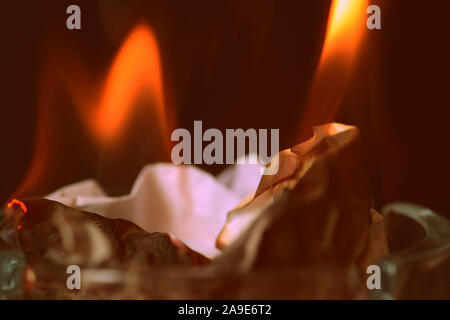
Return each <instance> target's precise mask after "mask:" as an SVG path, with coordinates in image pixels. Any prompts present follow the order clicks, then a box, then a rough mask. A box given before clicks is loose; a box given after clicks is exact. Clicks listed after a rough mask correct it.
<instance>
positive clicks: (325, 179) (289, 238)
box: [217, 123, 387, 272]
mask: <svg viewBox="0 0 450 320" xmlns="http://www.w3.org/2000/svg"><path fill="white" fill-rule="evenodd" d="M272 161H278V165H279V171H278V173H277V174H276V175H264V176H263V177H262V179H261V182H260V184H259V186H258V188H257V190H256V192H255V195H254V197H253V198H252V199H250V200H249V201H247V202H245V203H243V204H241V205H240V206H238V207H237V208H236V209H234V210H232V211H231V212H230V213H229V215H228V218H227V224H226V225H225V226H224V228H223V230H222V231H221V233H220V235H219V237H218V239H217V246H218V247H220V248H222V249H224V250H225V251H224V254H223V255H222V256H220V257H219V258H218V259H217V262H218V264H219V265H222V266H225V267H227V266H228V267H229V268H230V269H233V270H236V269H237V270H240V271H242V272H245V271H249V270H251V269H254V268H261V267H263V268H267V267H275V266H277V267H292V266H298V265H305V264H311V263H324V262H325V263H327V264H330V263H331V264H341V265H359V266H361V267H362V268H364V267H365V266H367V265H368V264H370V263H371V262H373V261H375V260H376V259H377V258H379V257H380V256H382V255H384V254H386V253H387V241H386V236H385V233H384V223H383V217H382V216H381V215H380V214H379V213H377V212H376V211H374V210H370V201H371V199H370V190H369V184H368V177H367V174H366V171H365V168H364V161H363V159H362V153H361V141H360V135H359V130H358V129H357V128H356V127H354V126H348V125H343V124H339V123H330V124H325V125H321V126H317V127H315V128H314V135H313V137H312V138H311V139H309V140H307V141H305V142H303V143H301V144H298V145H296V146H294V147H292V148H289V149H286V150H283V151H281V152H280V153H279V154H278V155H277V156H276V157H275V158H274V159H273V160H272Z"/></svg>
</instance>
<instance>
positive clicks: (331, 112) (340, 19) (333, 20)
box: [300, 0, 369, 140]
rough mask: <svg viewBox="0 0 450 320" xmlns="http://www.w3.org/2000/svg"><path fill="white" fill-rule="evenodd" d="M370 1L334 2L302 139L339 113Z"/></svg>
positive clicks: (337, 0)
mask: <svg viewBox="0 0 450 320" xmlns="http://www.w3.org/2000/svg"><path fill="white" fill-rule="evenodd" d="M368 4H369V1H368V0H333V2H332V4H331V8H330V15H329V18H328V25H327V33H326V37H325V42H324V46H323V50H322V55H321V57H320V61H319V66H318V69H317V72H316V75H315V78H314V80H313V85H312V88H311V92H310V95H309V98H308V102H307V104H306V109H305V112H304V115H303V119H302V125H301V127H300V130H301V134H300V136H301V137H300V138H301V140H303V139H305V138H306V137H307V135H309V133H310V132H311V128H312V127H313V126H315V125H318V124H322V123H327V122H330V121H333V120H334V119H335V117H336V115H337V112H338V111H339V106H340V105H341V102H342V98H343V95H344V93H345V89H346V87H347V83H348V81H349V78H350V75H351V72H352V67H353V65H354V64H355V60H356V57H357V54H358V48H360V44H361V40H362V39H363V35H364V29H365V25H366V24H365V18H366V8H367V6H368Z"/></svg>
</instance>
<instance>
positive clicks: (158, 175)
mask: <svg viewBox="0 0 450 320" xmlns="http://www.w3.org/2000/svg"><path fill="white" fill-rule="evenodd" d="M260 178H261V166H259V165H250V164H243V165H235V166H233V167H230V168H227V169H226V170H225V171H224V172H223V173H222V174H221V175H219V177H218V178H216V177H214V176H212V175H211V174H209V173H207V172H205V171H203V170H200V169H199V168H196V167H194V166H184V165H183V166H176V165H173V164H166V163H160V164H151V165H147V166H146V167H144V168H143V169H142V171H141V172H140V174H139V176H138V178H137V179H136V181H135V183H134V185H133V188H132V190H131V192H130V194H128V195H124V196H120V197H109V196H107V194H106V193H105V192H104V191H103V190H102V188H101V187H100V186H99V185H98V184H97V183H96V182H95V181H94V180H86V181H82V182H79V183H75V184H72V185H68V186H66V187H63V188H61V189H59V190H57V191H55V192H53V193H52V194H50V195H48V196H47V197H46V198H47V199H50V200H55V201H58V202H60V203H63V204H65V205H67V206H71V207H75V208H78V209H82V210H85V211H90V212H94V213H97V214H100V215H102V216H105V217H108V218H123V219H126V220H129V221H132V222H134V223H136V224H137V225H138V226H140V227H141V228H143V229H145V230H146V231H148V232H169V233H171V234H173V235H174V236H176V237H177V238H179V239H180V240H182V241H183V242H184V243H186V244H187V245H188V246H189V247H191V248H192V249H194V250H196V251H198V252H200V253H202V254H204V255H205V256H207V257H209V258H214V257H215V256H217V255H218V254H219V253H220V251H219V250H218V249H217V248H216V246H215V243H216V238H217V236H218V234H219V232H220V231H221V229H222V228H223V226H224V225H225V222H226V217H227V213H228V212H229V211H230V210H232V209H233V208H234V207H235V206H236V205H237V204H238V203H240V202H241V201H242V199H243V198H244V197H245V195H248V194H253V193H254V192H255V190H256V188H257V186H258V183H259V181H260Z"/></svg>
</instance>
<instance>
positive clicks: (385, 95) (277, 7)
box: [0, 0, 450, 217]
mask: <svg viewBox="0 0 450 320" xmlns="http://www.w3.org/2000/svg"><path fill="white" fill-rule="evenodd" d="M330 2H331V1H312V0H311V1H278V0H257V1H256V0H247V1H217V0H197V1H163V0H160V1H118V0H111V1H106V0H102V1H57V2H56V1H33V2H27V3H22V2H19V1H14V2H13V1H10V2H9V3H3V4H2V8H1V10H0V12H1V21H0V32H1V42H2V50H1V52H0V63H1V71H2V72H1V84H0V90H1V95H0V99H1V100H0V101H1V112H0V115H1V125H0V131H1V132H0V137H1V138H0V142H1V145H0V146H1V150H2V151H1V161H0V177H1V184H0V201H6V200H7V199H8V198H9V197H10V196H11V195H12V194H13V193H14V192H15V190H16V189H17V187H18V186H19V185H20V183H21V181H22V180H23V179H24V176H25V173H26V170H27V168H28V165H29V163H30V161H31V155H32V150H33V145H34V140H35V134H36V123H37V118H38V108H37V105H38V102H37V101H38V97H39V90H40V84H41V83H40V82H41V81H42V79H45V72H46V69H45V67H44V63H43V61H44V60H45V59H48V57H49V56H50V57H52V56H55V57H56V56H58V55H60V53H61V55H62V56H64V55H67V53H71V54H73V55H76V56H78V57H79V59H80V60H81V61H82V62H83V64H84V67H85V68H86V69H87V70H88V71H89V73H91V74H93V75H97V76H98V77H99V79H100V77H101V75H103V74H104V73H105V72H106V70H107V69H108V67H109V65H110V64H111V61H112V59H113V57H114V55H115V53H116V52H117V50H118V48H119V46H120V44H121V42H122V41H123V39H124V38H125V37H126V35H127V34H128V32H129V31H130V30H131V29H132V28H133V26H135V25H136V23H137V22H138V21H145V22H147V23H148V24H149V25H150V26H151V27H152V28H153V30H154V32H155V34H156V37H157V39H158V43H159V46H160V51H161V57H162V68H163V77H164V86H165V95H166V98H167V100H168V104H169V105H170V106H171V110H172V112H173V115H174V118H175V119H176V123H177V126H178V127H185V128H192V125H193V121H194V120H202V121H203V125H204V128H210V127H214V128H219V129H225V128H239V127H242V128H244V129H245V128H280V144H281V146H280V147H281V148H287V147H290V146H292V145H294V144H297V143H299V142H300V141H297V140H296V136H297V133H298V129H299V128H298V126H299V123H300V119H301V112H302V110H303V108H304V105H305V102H306V100H307V95H308V92H309V88H310V85H311V82H312V78H313V75H314V72H315V69H316V66H317V63H318V59H319V56H320V52H321V47H322V43H323V39H324V36H325V31H326V22H327V16H328V9H329V6H330ZM371 3H374V4H378V5H380V7H381V9H382V30H376V31H368V30H366V31H367V36H366V38H365V40H364V43H363V46H362V47H361V52H360V53H361V54H360V59H359V60H358V61H357V62H355V63H356V66H355V70H357V71H356V72H355V74H354V76H353V78H352V79H351V85H350V86H349V87H348V91H347V95H346V97H345V99H344V101H343V104H342V109H341V112H340V114H339V116H338V118H337V119H336V120H339V121H342V122H345V123H349V124H356V125H358V126H359V127H360V128H361V132H362V137H363V143H364V147H365V149H364V150H365V155H366V158H367V167H368V172H369V176H370V179H371V184H372V189H373V194H374V206H375V207H376V208H379V207H380V206H381V205H383V204H384V203H386V202H389V201H394V200H409V201H414V202H417V203H420V204H423V205H426V206H429V207H431V208H432V209H434V210H436V211H438V212H440V213H442V214H444V215H446V216H448V217H450V203H449V201H448V190H449V188H448V187H447V185H448V182H449V181H450V170H449V168H448V166H449V164H450V161H449V160H450V151H449V147H450V142H449V139H448V138H449V134H448V132H449V129H450V128H449V127H450V126H449V119H448V115H449V114H450V113H449V111H448V108H449V107H450V103H449V92H450V87H449V75H450V59H449V57H450V19H449V12H450V2H449V1H447V0H431V1H411V0H408V1H407V0H403V1H401V0H396V1H381V0H380V1H371ZM70 4H77V5H79V6H80V7H81V10H82V30H80V31H69V30H67V29H66V26H65V21H66V18H67V15H66V13H65V12H66V8H67V6H68V5H70ZM66 62H67V65H68V66H69V65H70V64H71V61H70V59H67V61H66ZM62 67H64V66H62ZM67 70H70V67H69V68H68V69H67ZM62 72H64V70H62ZM43 75H44V76H43ZM324 94H325V93H324ZM72 103H73V101H71V99H69V96H68V94H67V93H65V92H64V90H61V92H60V93H59V94H58V95H57V96H56V97H54V100H53V101H52V106H51V107H52V108H54V112H53V120H54V122H55V123H56V124H54V125H52V130H54V131H55V130H56V132H54V133H53V135H54V136H55V137H59V139H56V140H57V141H58V142H57V143H56V145H55V146H54V148H53V149H54V150H53V157H52V158H51V163H50V167H51V170H50V171H49V174H48V177H46V178H45V179H44V180H45V181H42V184H40V185H39V187H38V188H37V189H36V190H35V193H34V194H31V195H42V194H45V193H46V192H49V191H52V190H54V189H55V188H57V187H60V186H62V185H64V184H68V183H72V182H76V181H78V180H81V179H85V178H96V179H98V180H99V181H100V182H101V183H102V184H103V185H104V186H105V187H106V188H107V189H108V190H111V191H112V192H114V193H120V192H126V189H127V188H129V187H130V186H131V183H132V181H134V178H135V177H136V175H137V173H138V172H139V169H140V168H141V167H142V165H143V164H145V163H148V162H154V161H161V160H165V157H164V156H163V155H161V152H158V151H155V150H158V148H153V149H152V148H147V147H148V142H143V141H147V140H148V139H146V138H145V137H143V135H142V134H140V131H139V128H140V127H142V126H143V124H142V123H141V124H139V118H140V117H141V116H144V115H145V114H139V115H137V116H135V118H136V119H134V120H135V121H137V122H136V125H135V126H134V128H135V129H134V130H131V131H129V132H128V133H127V139H128V141H130V142H129V147H128V149H126V150H125V151H124V153H125V155H124V156H121V157H118V159H111V158H108V157H105V156H104V155H102V151H101V150H99V148H98V146H96V145H95V144H93V143H92V142H91V141H90V139H89V138H88V136H87V135H86V134H85V133H84V131H83V128H82V127H81V126H80V125H79V124H78V123H77V121H76V119H77V118H76V115H75V114H74V113H73V111H70V110H72V109H73V108H72V107H71V104H72ZM136 128H137V129H136ZM130 150H140V151H136V153H135V154H130ZM203 168H204V169H206V170H209V171H211V172H212V173H217V172H219V171H220V170H222V169H223V167H217V166H216V167H214V166H212V167H211V166H204V167H203ZM349 174H351V173H349ZM27 195H30V194H27Z"/></svg>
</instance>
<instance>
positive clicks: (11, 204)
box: [6, 199, 28, 213]
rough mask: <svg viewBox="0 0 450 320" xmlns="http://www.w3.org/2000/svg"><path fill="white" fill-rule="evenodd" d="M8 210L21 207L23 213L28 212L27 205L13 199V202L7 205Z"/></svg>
mask: <svg viewBox="0 0 450 320" xmlns="http://www.w3.org/2000/svg"><path fill="white" fill-rule="evenodd" d="M6 206H7V207H8V208H12V207H13V206H19V207H20V209H22V211H23V212H24V213H27V212H28V209H27V206H26V205H25V203H23V202H22V201H19V200H17V199H13V200H11V201H10V202H9V203H8V204H7V205H6Z"/></svg>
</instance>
